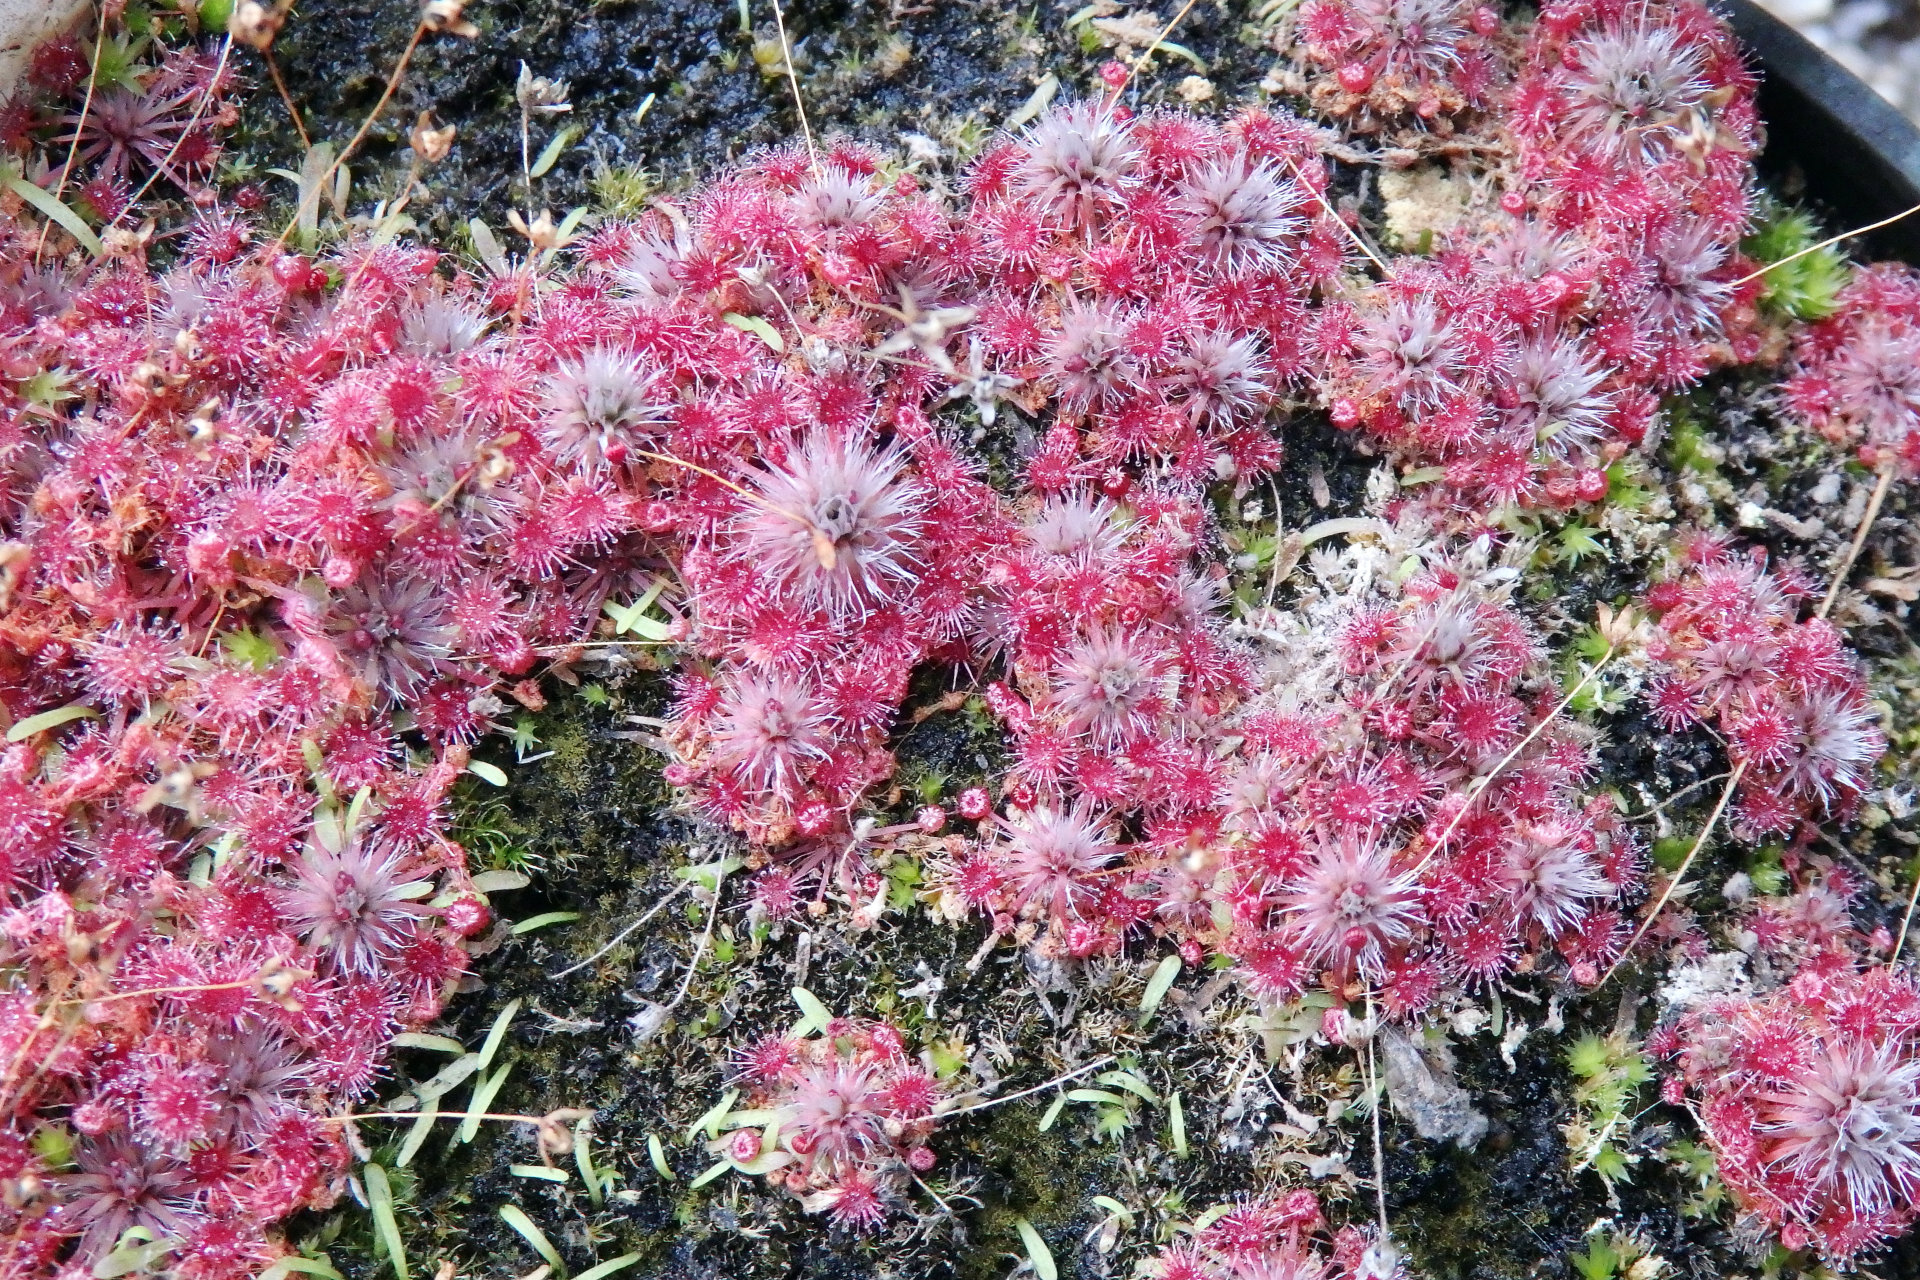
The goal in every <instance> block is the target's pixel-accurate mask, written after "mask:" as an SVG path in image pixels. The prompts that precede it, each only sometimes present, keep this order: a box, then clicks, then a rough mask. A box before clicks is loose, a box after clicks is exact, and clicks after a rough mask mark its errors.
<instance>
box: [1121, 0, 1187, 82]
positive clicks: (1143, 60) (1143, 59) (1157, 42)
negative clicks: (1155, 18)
mask: <svg viewBox="0 0 1920 1280" xmlns="http://www.w3.org/2000/svg"><path fill="white" fill-rule="evenodd" d="M1195 3H1196V0H1187V2H1186V3H1185V4H1183V5H1181V6H1180V12H1178V13H1176V14H1174V15H1173V20H1172V21H1171V22H1169V23H1167V25H1166V26H1164V27H1162V28H1160V34H1159V35H1157V36H1155V37H1154V38H1153V43H1152V44H1150V45H1148V46H1147V47H1146V50H1145V52H1143V53H1142V54H1141V55H1140V56H1139V57H1137V58H1135V59H1134V60H1133V61H1132V62H1130V63H1128V64H1127V74H1126V77H1125V78H1124V79H1122V80H1121V81H1120V83H1119V84H1117V85H1115V86H1114V87H1113V94H1112V96H1111V97H1109V98H1108V99H1107V105H1108V106H1112V105H1113V104H1114V103H1116V102H1118V101H1119V100H1120V95H1121V94H1123V93H1125V92H1126V91H1127V86H1128V85H1130V84H1132V83H1133V75H1134V72H1136V71H1138V70H1139V69H1140V68H1141V67H1144V66H1146V65H1147V60H1148V59H1149V58H1151V57H1153V53H1154V50H1156V49H1158V48H1159V47H1160V46H1161V45H1162V44H1163V43H1165V41H1166V38H1167V37H1168V36H1170V35H1172V34H1173V29H1174V28H1175V27H1177V26H1179V25H1180V20H1181V19H1182V18H1184V17H1186V16H1187V14H1188V13H1189V12H1191V11H1192V9H1193V6H1194V4H1195Z"/></svg>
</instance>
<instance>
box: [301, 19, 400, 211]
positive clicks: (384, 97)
mask: <svg viewBox="0 0 1920 1280" xmlns="http://www.w3.org/2000/svg"><path fill="white" fill-rule="evenodd" d="M426 34H427V23H426V19H424V18H422V19H421V20H420V21H419V22H418V23H416V24H415V26H414V28H413V35H412V36H410V37H408V39H407V47H406V48H404V49H402V50H401V51H400V60H399V61H398V62H396V63H394V64H393V74H391V75H389V76H388V77H387V84H386V87H385V88H384V89H382V90H381V91H380V100H379V101H378V102H376V103H374V104H373V110H371V111H369V112H368V113H367V118H366V119H365V120H362V121H361V122H360V128H359V129H358V130H357V131H356V132H355V133H354V135H353V137H351V138H349V139H348V140H347V145H346V146H344V147H342V148H340V154H339V155H337V156H335V157H334V158H333V163H331V164H329V165H328V166H327V167H326V171H325V172H323V173H322V174H321V175H320V178H319V181H317V182H316V183H315V184H314V185H315V186H316V187H317V188H318V189H319V190H321V191H325V190H326V187H327V182H328V180H329V179H330V178H332V177H333V175H334V174H335V173H336V172H338V171H339V168H340V166H341V165H343V164H345V163H346V162H347V160H348V158H349V157H351V156H352V155H353V153H354V152H355V151H357V150H359V149H360V144H361V143H362V142H365V141H366V140H367V134H368V133H370V132H372V130H373V126H374V124H375V123H376V122H377V121H378V120H379V119H380V116H381V115H382V114H383V113H384V112H385V111H386V109H387V104H388V103H389V102H391V101H393V95H394V93H395V92H396V91H397V90H398V89H399V88H400V79H401V77H402V76H404V75H406V74H407V65H408V64H409V63H411V62H412V61H413V53H414V50H416V49H418V48H419V47H420V41H421V40H423V39H424V38H425V37H426ZM298 225H299V221H298V219H297V218H296V219H295V220H294V221H292V222H289V223H287V226H286V230H284V231H282V232H281V233H280V239H279V244H280V245H281V246H285V244H286V243H287V238H288V237H289V236H291V235H292V234H293V231H294V228H295V227H296V226H298Z"/></svg>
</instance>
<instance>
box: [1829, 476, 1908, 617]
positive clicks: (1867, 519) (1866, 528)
mask: <svg viewBox="0 0 1920 1280" xmlns="http://www.w3.org/2000/svg"><path fill="white" fill-rule="evenodd" d="M1892 486H1893V464H1892V463H1891V462H1883V463H1881V464H1880V479H1879V480H1878V481H1877V482H1876V483H1875V484H1874V486H1873V496H1872V497H1871V498H1869V499H1867V509H1866V512H1865V513H1864V514H1863V515H1861V517H1860V527H1859V528H1858V529H1855V530H1854V531H1853V544H1852V545H1851V546H1849V547H1848V548H1847V558H1846V559H1844V560H1842V561H1841V562H1840V567H1839V568H1838V569H1836V570H1835V571H1834V574H1833V581H1832V582H1831V583H1829V584H1828V585H1827V598H1826V599H1825V600H1822V601H1821V602H1820V612H1819V615H1818V616H1820V617H1822V618H1824V617H1826V616H1827V615H1828V614H1829V613H1832V612H1833V602H1834V601H1835V600H1838V599H1839V598H1840V588H1841V587H1842V586H1843V585H1845V583H1846V581H1847V575H1848V574H1849V573H1851V572H1853V562H1854V561H1855V560H1858V559H1859V558H1860V548H1862V547H1864V546H1866V545H1867V534H1868V533H1870V532H1872V530H1873V522H1874V521H1875V520H1877V519H1879V517H1880V507H1881V504H1883V503H1885V502H1886V500H1887V490H1888V489H1889V488H1891V487H1892Z"/></svg>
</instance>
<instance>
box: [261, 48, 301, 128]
mask: <svg viewBox="0 0 1920 1280" xmlns="http://www.w3.org/2000/svg"><path fill="white" fill-rule="evenodd" d="M260 56H261V57H262V58H264V59H266V62H267V74H268V75H270V76H272V77H273V87H274V88H276V89H278V90H279V91H280V101H282V102H284V103H286V104H287V114H288V115H290V116H292V117H293V131H294V132H295V133H297V134H299V135H300V146H301V149H302V150H304V151H311V150H313V139H312V138H309V137H308V136H307V126H306V125H305V123H303V122H302V121H301V119H300V108H299V107H298V106H297V105H295V103H294V101H293V95H292V94H291V93H288V92H287V82H286V80H284V79H283V78H282V77H281V75H280V62H279V60H278V59H277V58H275V57H274V56H273V46H272V45H268V46H267V47H266V48H264V49H262V50H261V51H260Z"/></svg>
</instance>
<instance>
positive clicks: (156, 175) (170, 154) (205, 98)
mask: <svg viewBox="0 0 1920 1280" xmlns="http://www.w3.org/2000/svg"><path fill="white" fill-rule="evenodd" d="M232 53H233V37H232V36H228V37H227V38H226V40H225V41H224V42H223V43H222V44H221V46H220V60H219V62H217V63H215V64H214V68H213V76H212V78H210V79H209V80H208V81H207V87H206V91H205V92H204V93H202V94H201V95H200V100H199V101H198V102H196V103H194V104H193V114H192V115H191V116H188V117H187V127H186V128H184V129H182V130H181V131H180V136H179V137H177V138H175V139H174V140H173V145H172V146H170V147H168V148H167V154H166V155H164V156H162V157H160V163H159V164H157V165H155V166H154V169H153V172H152V173H150V174H148V175H147V180H146V181H145V182H143V183H141V184H140V189H139V190H138V191H135V192H134V193H133V195H132V196H130V197H128V199H127V203H126V206H125V207H124V208H122V209H121V210H120V212H119V213H117V214H115V215H114V216H113V222H119V221H120V219H122V218H124V217H126V216H127V215H128V214H129V213H132V212H133V211H134V210H135V209H136V208H138V207H139V205H140V200H141V197H143V196H145V195H146V194H147V192H148V191H150V190H152V189H153V184H154V183H156V182H158V181H159V180H160V175H161V174H163V173H164V174H166V176H167V177H169V178H172V179H173V181H174V183H175V184H176V185H178V186H180V187H181V189H182V190H185V189H186V188H185V184H184V183H181V182H180V175H178V174H175V173H172V172H171V171H170V169H171V166H172V164H173V158H174V157H175V156H176V155H178V154H180V148H181V147H182V146H183V145H185V143H186V141H187V138H188V137H189V136H190V135H191V134H192V133H193V127H194V126H195V125H196V124H199V123H200V117H201V116H202V115H205V114H206V110H207V103H209V102H211V101H213V87H214V85H216V84H218V83H219V82H220V77H221V76H223V75H225V74H226V71H227V58H228V57H229V56H231V55H232ZM108 225H109V226H111V225H113V223H109V224H108Z"/></svg>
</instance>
